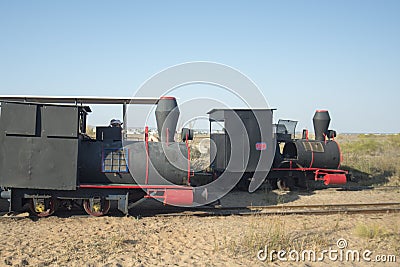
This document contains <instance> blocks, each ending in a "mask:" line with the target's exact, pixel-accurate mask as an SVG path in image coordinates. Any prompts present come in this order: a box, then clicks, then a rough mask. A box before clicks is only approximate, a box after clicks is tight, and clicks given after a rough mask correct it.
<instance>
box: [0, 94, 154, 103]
mask: <svg viewBox="0 0 400 267" xmlns="http://www.w3.org/2000/svg"><path fill="white" fill-rule="evenodd" d="M158 100H159V98H155V97H154V98H149V97H94V96H25V95H0V101H19V102H35V103H46V104H51V103H57V104H67V103H68V104H82V105H83V104H85V105H86V104H144V105H155V104H157V103H158Z"/></svg>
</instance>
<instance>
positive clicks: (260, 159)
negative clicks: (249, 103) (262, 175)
mask: <svg viewBox="0 0 400 267" xmlns="http://www.w3.org/2000/svg"><path fill="white" fill-rule="evenodd" d="M209 116H210V122H213V121H224V128H225V133H224V134H223V133H212V134H211V136H210V138H211V140H212V141H213V142H214V143H215V146H211V151H210V155H216V157H215V159H211V161H212V167H213V168H214V169H216V170H219V171H224V170H226V169H227V167H228V165H230V167H229V171H230V172H254V171H256V169H257V170H258V171H268V170H269V166H270V164H269V163H272V160H273V158H274V154H275V151H274V141H273V134H272V126H273V125H272V110H271V109H255V110H251V109H234V110H229V109H213V110H212V111H210V112H209ZM233 140H234V141H233ZM231 142H232V144H233V145H234V146H232V145H231ZM214 149H216V150H217V151H213V150H214Z"/></svg>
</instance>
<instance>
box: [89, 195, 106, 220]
mask: <svg viewBox="0 0 400 267" xmlns="http://www.w3.org/2000/svg"><path fill="white" fill-rule="evenodd" d="M91 202H92V203H91ZM83 208H84V209H85V211H86V213H87V214H89V215H92V216H95V217H99V216H103V215H105V214H107V213H108V211H109V210H110V200H107V199H98V200H96V199H93V201H90V199H85V200H84V201H83Z"/></svg>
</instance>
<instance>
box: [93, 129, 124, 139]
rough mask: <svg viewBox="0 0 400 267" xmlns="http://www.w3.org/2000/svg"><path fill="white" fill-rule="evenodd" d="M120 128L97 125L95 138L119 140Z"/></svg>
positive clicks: (120, 136)
mask: <svg viewBox="0 0 400 267" xmlns="http://www.w3.org/2000/svg"><path fill="white" fill-rule="evenodd" d="M121 130H122V129H121V128H120V127H107V126H98V127H96V140H98V141H103V140H108V141H121V140H122V132H121Z"/></svg>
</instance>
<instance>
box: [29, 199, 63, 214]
mask: <svg viewBox="0 0 400 267" xmlns="http://www.w3.org/2000/svg"><path fill="white" fill-rule="evenodd" d="M57 207H58V200H57V199H56V198H50V199H37V200H36V201H35V200H34V199H31V200H30V201H29V208H30V210H31V212H32V213H33V215H35V216H38V217H48V216H50V215H52V214H53V213H54V212H55V211H56V209H57Z"/></svg>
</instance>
